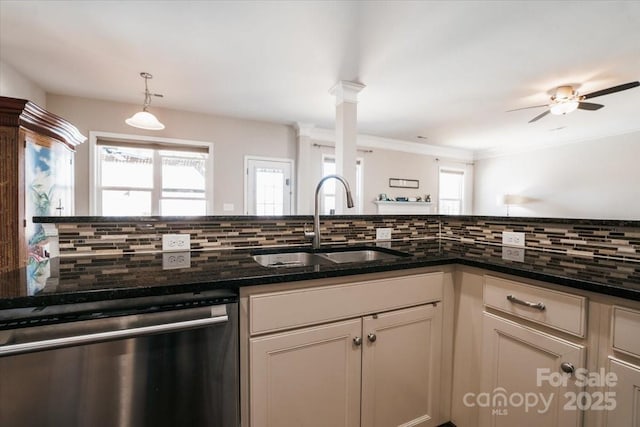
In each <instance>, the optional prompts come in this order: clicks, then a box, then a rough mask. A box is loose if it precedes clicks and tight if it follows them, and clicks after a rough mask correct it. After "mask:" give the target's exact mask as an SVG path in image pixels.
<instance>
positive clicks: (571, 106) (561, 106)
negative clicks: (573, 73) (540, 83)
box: [507, 82, 640, 123]
mask: <svg viewBox="0 0 640 427" xmlns="http://www.w3.org/2000/svg"><path fill="white" fill-rule="evenodd" d="M638 86H640V82H630V83H625V84H622V85H618V86H613V87H609V88H607V89H602V90H597V91H595V92H591V93H587V94H586V95H580V94H579V93H578V92H576V91H575V90H574V89H573V86H559V87H558V88H556V92H555V94H553V95H552V96H551V99H550V101H549V103H548V104H543V105H534V106H532V107H524V108H516V109H514V110H508V111H507V112H511V111H519V110H526V109H529V108H541V107H549V109H548V110H547V111H545V112H544V113H541V114H538V115H537V116H535V117H534V118H533V119H531V120H529V123H533V122H536V121H538V120H540V119H541V118H543V117H544V116H546V115H547V114H549V113H551V114H556V115H561V114H567V113H570V112H572V111H575V110H576V109H580V110H588V111H596V110H599V109H601V108H602V107H604V105H602V104H594V103H593V102H583V101H584V100H586V99H591V98H596V97H598V96H603V95H609V94H611V93H616V92H621V91H623V90H627V89H633V88H634V87H638Z"/></svg>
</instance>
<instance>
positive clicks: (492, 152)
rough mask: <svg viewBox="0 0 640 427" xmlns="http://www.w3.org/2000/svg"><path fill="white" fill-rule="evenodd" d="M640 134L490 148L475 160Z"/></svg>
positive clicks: (626, 133) (628, 131)
mask: <svg viewBox="0 0 640 427" xmlns="http://www.w3.org/2000/svg"><path fill="white" fill-rule="evenodd" d="M639 132H640V128H638V129H630V130H626V131H623V132H617V133H613V134H612V133H607V134H602V135H594V136H591V137H589V138H577V139H569V140H567V141H560V142H549V143H545V144H528V145H525V146H519V147H496V148H489V149H486V150H477V151H475V152H474V153H475V155H474V159H475V160H483V159H492V158H496V157H504V156H513V155H517V154H524V153H530V152H533V151H540V150H547V149H551V148H557V147H562V146H564V145H573V144H580V143H585V142H589V141H597V140H599V139H606V138H615V137H618V136H622V135H628V134H633V133H639Z"/></svg>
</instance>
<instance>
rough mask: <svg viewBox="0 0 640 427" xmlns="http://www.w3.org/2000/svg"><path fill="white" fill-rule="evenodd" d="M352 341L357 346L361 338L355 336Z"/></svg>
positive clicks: (360, 342)
mask: <svg viewBox="0 0 640 427" xmlns="http://www.w3.org/2000/svg"><path fill="white" fill-rule="evenodd" d="M353 343H354V344H355V345H356V346H359V345H360V344H362V338H360V337H355V338H354V339H353Z"/></svg>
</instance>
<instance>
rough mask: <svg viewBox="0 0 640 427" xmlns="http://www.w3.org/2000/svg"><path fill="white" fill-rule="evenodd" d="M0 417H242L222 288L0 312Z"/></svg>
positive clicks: (232, 319) (74, 421)
mask: <svg viewBox="0 0 640 427" xmlns="http://www.w3.org/2000/svg"><path fill="white" fill-rule="evenodd" d="M0 328H2V330H0V426H2V427H30V426H38V427H41V426H51V427H60V426H65V427H71V426H82V427H84V426H90V427H102V426H105V427H112V426H113V427H138V426H154V427H157V426H205V425H206V426H220V427H227V426H229V427H236V426H238V425H239V423H240V421H239V418H240V416H239V372H238V341H239V338H238V304H237V296H236V295H235V294H234V293H233V292H231V291H227V290H216V291H209V292H202V293H190V294H181V295H170V296H162V297H145V298H133V299H122V300H115V301H114V300H110V301H102V302H95V303H82V304H70V305H60V306H50V307H45V308H35V309H34V308H31V309H19V310H15V309H14V310H3V311H0Z"/></svg>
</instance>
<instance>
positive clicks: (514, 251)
mask: <svg viewBox="0 0 640 427" xmlns="http://www.w3.org/2000/svg"><path fill="white" fill-rule="evenodd" d="M502 259H504V260H507V261H516V262H524V249H523V248H510V247H507V246H503V247H502Z"/></svg>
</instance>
